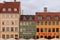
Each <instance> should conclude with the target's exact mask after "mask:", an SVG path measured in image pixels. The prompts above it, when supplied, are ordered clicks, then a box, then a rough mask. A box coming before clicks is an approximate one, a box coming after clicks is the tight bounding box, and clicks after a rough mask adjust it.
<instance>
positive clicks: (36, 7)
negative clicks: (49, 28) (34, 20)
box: [0, 0, 60, 15]
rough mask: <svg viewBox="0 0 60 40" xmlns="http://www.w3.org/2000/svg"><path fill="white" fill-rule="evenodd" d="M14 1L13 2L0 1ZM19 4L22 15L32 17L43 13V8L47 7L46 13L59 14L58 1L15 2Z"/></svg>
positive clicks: (59, 3)
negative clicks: (37, 13)
mask: <svg viewBox="0 0 60 40" xmlns="http://www.w3.org/2000/svg"><path fill="white" fill-rule="evenodd" d="M3 1H14V0H0V2H3ZM17 1H20V2H21V10H23V12H22V11H21V12H22V13H23V14H24V15H25V14H26V15H32V14H35V13H36V12H43V10H44V7H47V10H48V12H60V0H17Z"/></svg>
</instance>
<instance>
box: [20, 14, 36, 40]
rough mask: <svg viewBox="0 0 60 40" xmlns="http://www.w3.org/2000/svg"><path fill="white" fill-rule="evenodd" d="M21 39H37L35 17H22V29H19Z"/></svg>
mask: <svg viewBox="0 0 60 40" xmlns="http://www.w3.org/2000/svg"><path fill="white" fill-rule="evenodd" d="M19 29H20V31H19V33H20V34H19V35H20V38H26V39H28V38H35V35H36V21H35V16H34V15H21V17H20V27H19Z"/></svg>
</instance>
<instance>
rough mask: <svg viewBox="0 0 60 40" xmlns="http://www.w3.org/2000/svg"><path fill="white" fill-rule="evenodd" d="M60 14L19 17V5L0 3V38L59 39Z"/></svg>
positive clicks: (50, 13)
mask: <svg viewBox="0 0 60 40" xmlns="http://www.w3.org/2000/svg"><path fill="white" fill-rule="evenodd" d="M59 26H60V12H47V8H46V7H45V8H44V12H36V13H35V15H21V3H20V2H16V0H14V2H4V3H0V38H4V39H8V38H60V27H59Z"/></svg>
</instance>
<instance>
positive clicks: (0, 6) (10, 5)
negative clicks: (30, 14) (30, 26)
mask: <svg viewBox="0 0 60 40" xmlns="http://www.w3.org/2000/svg"><path fill="white" fill-rule="evenodd" d="M3 8H6V11H5V12H3V11H2V9H3ZM8 8H11V9H12V11H11V12H9V11H8ZM14 8H17V10H18V11H16V12H14ZM19 8H20V2H4V3H0V13H19Z"/></svg>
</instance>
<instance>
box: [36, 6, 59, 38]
mask: <svg viewBox="0 0 60 40" xmlns="http://www.w3.org/2000/svg"><path fill="white" fill-rule="evenodd" d="M35 19H36V21H37V24H36V36H37V38H48V39H51V38H60V12H47V8H46V7H45V8H44V12H36V17H35Z"/></svg>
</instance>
